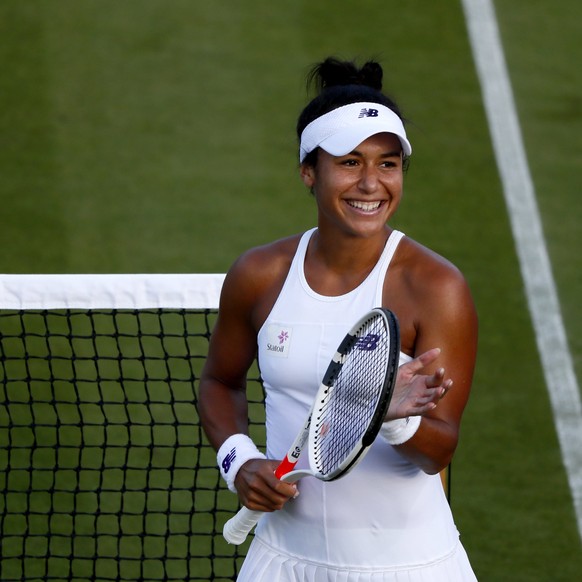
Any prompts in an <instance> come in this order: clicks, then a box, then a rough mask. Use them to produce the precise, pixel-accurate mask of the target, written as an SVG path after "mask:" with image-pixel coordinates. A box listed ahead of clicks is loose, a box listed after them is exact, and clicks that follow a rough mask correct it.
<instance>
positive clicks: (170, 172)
mask: <svg viewBox="0 0 582 582" xmlns="http://www.w3.org/2000/svg"><path fill="white" fill-rule="evenodd" d="M496 7H497V12H498V18H499V23H500V28H501V32H502V38H503V41H504V46H505V49H506V56H507V60H508V65H509V70H510V73H511V77H512V82H513V85H514V91H515V97H516V102H517V105H518V110H519V114H520V121H521V124H522V128H523V134H524V139H525V143H526V149H527V153H528V158H529V162H530V166H531V171H532V175H533V178H534V182H535V186H536V191H537V196H538V200H539V204H540V210H541V214H542V219H543V224H544V229H545V232H546V236H547V241H548V247H549V251H550V255H551V259H552V263H553V266H554V274H555V277H556V281H557V284H558V289H559V294H560V299H561V301H562V308H563V312H564V316H565V323H566V327H567V332H568V335H569V340H570V346H571V349H572V353H573V357H574V361H575V366H576V370H577V374H578V377H579V378H580V377H581V371H582V361H581V360H582V339H581V337H582V334H580V333H579V332H580V326H581V321H582V307H581V304H580V301H579V298H580V296H581V294H582V268H581V264H580V258H579V249H580V248H581V243H582V241H581V238H582V234H581V230H580V228H579V225H578V220H579V216H580V211H581V205H582V203H581V201H580V179H579V178H580V176H579V172H580V160H581V159H582V137H581V136H582V94H581V88H582V79H581V76H582V72H581V70H580V67H579V66H577V65H576V63H577V62H578V61H579V57H580V55H581V53H582V46H581V45H580V42H579V23H580V21H581V20H580V16H582V14H581V12H582V8H581V5H580V3H579V1H578V0H558V1H557V2H554V3H546V2H543V1H542V0H512V1H511V2H509V1H508V0H497V2H496ZM558 8H559V9H558ZM0 38H1V39H2V41H1V42H0V67H1V70H2V74H1V75H0V176H1V179H0V209H1V210H0V244H1V248H2V250H3V252H2V256H1V258H0V271H2V272H5V273H139V272H150V273H153V272H155V273H164V272H165V273H170V272H190V273H193V272H224V271H225V270H226V269H228V267H229V265H230V264H231V262H232V261H233V260H234V258H235V257H236V256H237V255H238V254H240V253H241V252H242V251H243V250H245V249H246V248H248V247H250V246H254V245H257V244H262V243H264V242H267V241H269V240H272V239H274V238H278V237H281V236H285V235H287V234H290V233H294V232H298V231H301V230H303V229H305V228H308V227H310V226H312V225H313V224H314V219H315V209H314V205H313V201H312V200H311V199H310V196H309V194H308V193H307V192H306V191H305V189H304V187H303V186H302V184H301V183H300V181H299V178H298V172H297V145H296V138H295V134H294V126H295V121H296V117H297V115H298V113H299V110H300V109H301V107H302V105H303V104H304V102H305V101H306V99H307V95H306V92H305V84H304V78H305V73H306V71H307V70H308V68H309V66H310V65H311V64H312V63H314V62H316V61H318V60H320V59H322V58H324V57H325V56H327V55H330V54H334V55H337V56H341V57H349V58H351V57H356V58H359V59H365V58H368V57H370V56H373V57H376V58H378V59H379V60H380V61H381V62H382V63H383V65H384V67H385V71H386V77H385V88H386V90H387V91H388V92H390V93H391V94H392V95H393V96H394V97H395V98H396V100H397V101H398V102H399V103H400V104H401V106H402V108H403V110H404V112H405V114H406V116H407V117H408V118H409V119H410V125H409V134H410V138H411V141H412V143H413V147H414V156H413V159H412V163H411V167H410V170H409V173H408V175H407V178H406V187H405V188H406V193H405V198H404V201H403V204H402V207H401V209H400V210H399V212H398V215H397V216H396V219H395V222H394V224H395V226H397V227H398V228H400V229H402V230H404V231H405V232H406V233H407V234H409V235H410V236H412V237H414V238H416V239H418V240H419V241H421V242H422V243H424V244H426V245H427V246H429V247H432V248H433V249H435V250H436V251H438V252H440V253H442V254H444V255H445V256H447V257H448V258H449V259H451V260H452V261H453V262H454V263H456V264H457V265H458V266H459V267H460V268H461V269H462V270H463V272H464V273H465V274H466V276H467V278H468V280H469V283H470V285H471V287H472V289H473V293H474V295H475V300H476V303H477V307H478V310H479V314H480V320H481V342H480V354H479V362H478V369H477V374H476V378H475V384H474V391H473V395H472V399H471V402H470V405H469V407H468V409H467V412H466V415H465V419H464V425H463V432H462V438H461V445H460V447H459V450H458V453H457V456H456V459H455V465H454V470H453V509H454V512H455V516H456V520H457V524H458V526H459V529H460V531H461V533H462V539H463V542H464V544H465V546H466V547H467V550H468V552H469V555H470V557H471V560H472V563H473V565H474V567H475V570H476V572H477V575H478V577H479V578H480V579H481V580H512V581H522V580H523V581H526V580H552V581H556V580H572V579H575V578H576V576H579V573H580V571H582V553H581V552H580V539H579V537H578V533H577V531H576V525H575V520H574V515H573V508H572V503H571V498H570V494H569V490H568V486H567V481H566V476H565V474H564V471H563V467H562V463H561V457H560V451H559V447H558V444H557V440H556V435H555V431H554V426H553V420H552V415H551V410H550V406H549V401H548V398H547V394H546V391H545V386H544V382H543V378H542V376H541V369H540V364H539V358H538V355H537V352H536V347H535V341H534V337H533V335H532V328H531V322H530V318H529V314H528V312H527V307H526V303H525V298H524V292H523V285H522V281H521V277H520V273H519V265H518V262H517V259H516V255H515V252H514V246H513V241H512V237H511V232H510V230H509V223H508V219H507V215H506V209H505V204H504V200H503V195H502V192H501V188H500V183H499V178H498V175H497V170H496V167H495V161H494V157H493V153H492V151H491V143H490V139H489V134H488V130H487V125H486V121H485V117H484V113H483V106H482V102H481V95H480V89H479V86H478V82H477V79H476V75H475V71H474V67H473V63H472V57H471V54H470V49H469V44H468V41H467V34H466V30H465V24H464V19H463V14H462V10H461V6H460V3H458V2H444V3H427V2H420V1H418V0H411V1H409V2H406V3H402V2H383V3H380V2H378V1H377V0H365V1H362V2H359V3H357V4H356V5H354V4H353V3H350V2H346V1H345V0H339V1H335V2H332V1H330V0H320V1H317V2H306V1H303V0H298V1H291V0H283V1H281V2H278V3H277V4H276V5H274V4H273V3H272V2H268V1H267V0H256V1H255V2H253V3H252V5H248V4H243V3H240V2H236V1H235V0H223V1H222V2H219V3H218V2H216V3H201V2H191V1H188V0H170V1H163V0H125V1H124V2H116V1H114V0H85V1H84V2H77V1H75V0H52V1H51V2H43V1H41V0H27V1H26V2H22V1H19V0H3V2H2V3H1V4H0Z"/></svg>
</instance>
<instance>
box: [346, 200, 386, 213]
mask: <svg viewBox="0 0 582 582" xmlns="http://www.w3.org/2000/svg"><path fill="white" fill-rule="evenodd" d="M348 204H349V205H350V206H353V207H354V208H358V209H359V210H364V211H365V212H372V210H376V209H378V208H380V202H361V201H359V200H350V201H349V202H348Z"/></svg>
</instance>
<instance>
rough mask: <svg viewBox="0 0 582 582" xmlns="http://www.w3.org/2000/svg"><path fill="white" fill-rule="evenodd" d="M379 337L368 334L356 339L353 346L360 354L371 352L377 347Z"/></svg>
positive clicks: (374, 334)
mask: <svg viewBox="0 0 582 582" xmlns="http://www.w3.org/2000/svg"><path fill="white" fill-rule="evenodd" d="M379 341H380V336H379V335H378V334H376V333H369V334H367V335H365V336H363V337H361V338H359V339H358V341H357V342H356V345H355V349H356V350H360V351H362V352H373V351H374V350H375V349H376V348H377V347H378V342H379Z"/></svg>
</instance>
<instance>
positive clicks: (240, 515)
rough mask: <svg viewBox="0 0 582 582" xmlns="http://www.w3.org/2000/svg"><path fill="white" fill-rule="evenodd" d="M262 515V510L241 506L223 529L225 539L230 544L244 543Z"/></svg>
mask: <svg viewBox="0 0 582 582" xmlns="http://www.w3.org/2000/svg"><path fill="white" fill-rule="evenodd" d="M262 515H263V512H262V511H253V510H252V509H248V508H247V507H241V508H240V509H239V510H238V512H237V513H236V515H235V516H234V517H231V518H230V519H229V520H228V521H227V522H226V523H225V524H224V528H223V529H222V535H223V536H224V539H225V540H226V541H227V542H228V543H229V544H235V545H237V546H238V545H240V544H242V543H243V542H244V541H245V540H246V539H247V536H248V535H249V532H250V531H251V530H252V529H253V527H255V525H256V524H257V522H258V521H259V519H261V516H262Z"/></svg>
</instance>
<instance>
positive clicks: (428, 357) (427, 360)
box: [400, 348, 441, 374]
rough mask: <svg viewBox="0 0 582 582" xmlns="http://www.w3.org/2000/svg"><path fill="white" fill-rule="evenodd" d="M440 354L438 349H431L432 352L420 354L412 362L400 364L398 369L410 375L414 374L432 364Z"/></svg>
mask: <svg viewBox="0 0 582 582" xmlns="http://www.w3.org/2000/svg"><path fill="white" fill-rule="evenodd" d="M440 353H441V350H440V348H433V349H432V350H428V351H427V352H424V353H422V354H420V356H416V358H414V360H411V361H410V362H407V363H406V364H402V366H400V368H401V369H402V370H406V371H407V372H409V373H411V374H416V373H417V372H419V371H420V370H422V369H423V368H425V367H426V366H428V365H429V364H432V363H433V362H434V361H435V360H436V359H437V358H438V357H439V355H440Z"/></svg>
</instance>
